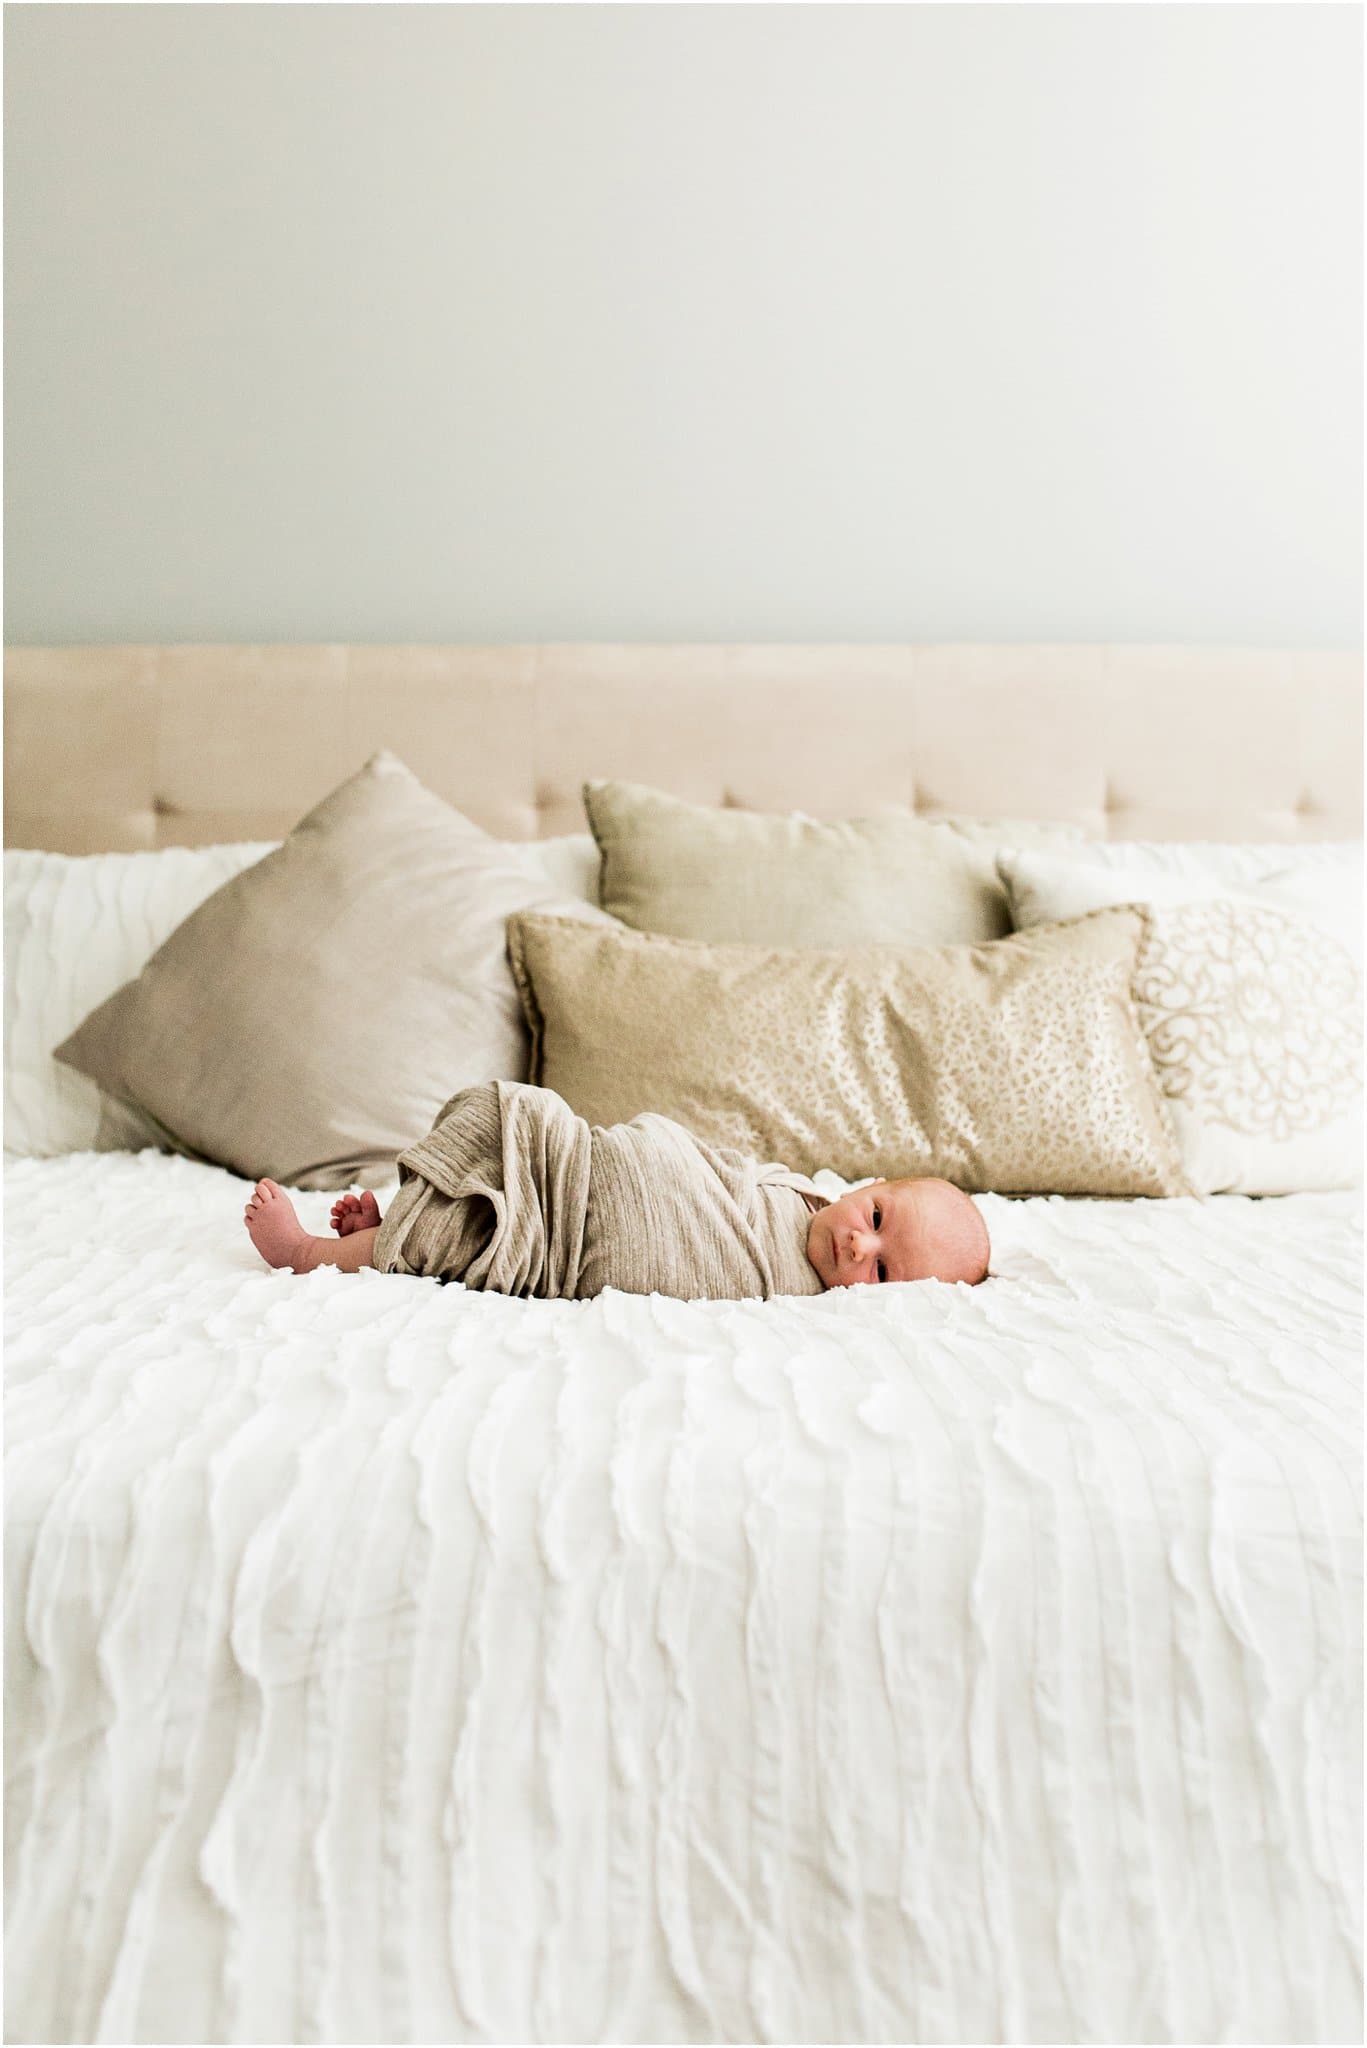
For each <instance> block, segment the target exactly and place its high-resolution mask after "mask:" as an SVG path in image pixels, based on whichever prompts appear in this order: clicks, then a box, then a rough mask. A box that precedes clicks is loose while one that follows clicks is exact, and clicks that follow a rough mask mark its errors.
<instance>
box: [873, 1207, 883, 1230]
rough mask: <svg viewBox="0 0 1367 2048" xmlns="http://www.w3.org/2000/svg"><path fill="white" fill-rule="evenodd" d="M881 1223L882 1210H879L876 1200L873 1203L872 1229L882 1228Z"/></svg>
mask: <svg viewBox="0 0 1367 2048" xmlns="http://www.w3.org/2000/svg"><path fill="white" fill-rule="evenodd" d="M882 1224H883V1212H882V1210H881V1209H880V1208H879V1206H878V1204H877V1202H875V1203H874V1205H873V1227H874V1229H875V1230H880V1229H881V1228H882Z"/></svg>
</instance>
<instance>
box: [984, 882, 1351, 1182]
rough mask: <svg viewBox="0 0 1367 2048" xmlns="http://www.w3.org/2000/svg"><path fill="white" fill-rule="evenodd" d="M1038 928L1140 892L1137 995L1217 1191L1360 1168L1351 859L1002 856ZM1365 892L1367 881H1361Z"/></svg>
mask: <svg viewBox="0 0 1367 2048" xmlns="http://www.w3.org/2000/svg"><path fill="white" fill-rule="evenodd" d="M999 869H1000V873H1001V876H1002V880H1003V881H1004V882H1005V884H1006V887H1007V891H1008V893H1009V895H1010V898H1011V904H1012V910H1013V914H1014V915H1015V917H1016V920H1017V923H1018V924H1019V925H1020V926H1021V927H1023V928H1028V927H1031V926H1033V925H1037V924H1042V923H1053V922H1055V921H1056V920H1058V919H1060V918H1070V917H1077V916H1079V915H1081V914H1082V913H1083V912H1085V911H1087V910H1099V909H1102V908H1104V907H1107V906H1109V905H1112V904H1118V903H1125V902H1142V903H1145V904H1147V906H1148V908H1149V911H1150V923H1149V930H1148V934H1147V936H1146V938H1145V939H1144V941H1143V942H1142V943H1141V945H1140V949H1139V954H1138V957H1137V960H1136V963H1135V975H1134V996H1135V1001H1136V1004H1137V1006H1138V1009H1139V1015H1140V1018H1141V1021H1142V1023H1143V1026H1144V1031H1145V1035H1146V1037H1147V1039H1148V1042H1149V1050H1150V1052H1151V1053H1152V1055H1153V1059H1154V1065H1155V1067H1156V1068H1157V1070H1158V1074H1159V1078H1160V1080H1161V1082H1162V1084H1163V1090H1164V1093H1165V1094H1166V1096H1167V1098H1168V1103H1169V1106H1170V1108H1171V1110H1172V1116H1173V1122H1174V1125H1175V1126H1176V1129H1177V1134H1178V1139H1179V1142H1180V1144H1181V1147H1182V1157H1183V1163H1184V1165H1185V1168H1186V1171H1187V1174H1188V1177H1189V1178H1190V1180H1191V1183H1192V1185H1193V1186H1194V1187H1196V1188H1198V1189H1199V1190H1200V1191H1201V1192H1203V1193H1207V1194H1254V1195H1278V1194H1291V1193H1295V1192H1297V1191H1299V1190H1305V1189H1325V1188H1340V1187H1351V1186H1354V1185H1356V1184H1357V1182H1358V1181H1359V1179H1360V1177H1361V1148H1362V1045H1361V1033H1362V972H1361V924H1360V918H1359V917H1358V915H1357V911H1356V907H1355V905H1354V903H1353V901H1352V895H1353V885H1354V882H1355V879H1356V878H1355V876H1350V875H1349V874H1348V872H1347V870H1346V869H1345V873H1344V875H1343V877H1341V879H1340V886H1339V888H1338V889H1337V891H1335V890H1333V889H1330V890H1326V889H1325V886H1324V883H1325V875H1324V874H1323V873H1322V874H1321V875H1320V876H1318V877H1317V878H1316V882H1315V886H1313V887H1306V886H1305V878H1304V877H1303V876H1300V875H1288V874H1285V873H1284V874H1281V875H1275V876H1270V877H1269V878H1268V879H1267V880H1266V881H1265V882H1264V883H1262V884H1254V885H1253V886H1252V887H1249V888H1246V889H1243V890H1239V891H1237V892H1235V891H1233V890H1230V889H1228V888H1226V887H1224V886H1223V885H1222V884H1221V882H1220V881H1219V879H1218V878H1217V877H1216V876H1214V875H1209V876H1204V877H1203V876H1202V875H1201V874H1200V872H1199V871H1197V870H1195V869H1193V870H1191V871H1188V872H1185V873H1183V874H1182V875H1180V876H1179V875H1156V874H1155V873H1154V871H1153V870H1152V868H1149V869H1148V870H1147V871H1146V872H1137V871H1135V870H1129V869H1127V868H1125V867H1124V866H1122V865H1120V864H1118V863H1114V862H1112V863H1108V864H1107V865H1105V866H1102V865H1101V864H1099V863H1090V862H1083V861H1070V860H1056V859H1054V858H1052V857H1050V856H1047V855H1042V854H1033V853H1015V854H1010V855H1004V856H1003V857H1002V859H1001V861H1000V863H999ZM1359 893H1360V892H1359Z"/></svg>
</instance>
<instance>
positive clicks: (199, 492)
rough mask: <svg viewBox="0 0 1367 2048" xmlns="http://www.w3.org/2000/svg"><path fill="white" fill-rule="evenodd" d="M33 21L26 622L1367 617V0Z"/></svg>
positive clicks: (421, 630)
mask: <svg viewBox="0 0 1367 2048" xmlns="http://www.w3.org/2000/svg"><path fill="white" fill-rule="evenodd" d="M4 31H5V110H6V133H5V229H6V237H5V269H6V287H7V306H6V312H7V326H6V364H5V367H6V372H7V375H6V390H5V430H6V446H5V511H6V534H5V539H6V593H5V595H6V606H7V610H6V637H7V639H9V640H10V641H11V642H35V641H79V640H119V639H151V640H170V639H191V640H193V639H229V640H236V639H243V640H251V639H262V638H269V639H282V640H295V639H303V640H324V639H338V640H391V641H392V640H406V639H415V640H462V639H464V640H484V639H519V640H523V639H540V638H553V639H554V638H561V639H581V638H589V639H665V640H673V639H713V638H715V639H725V640H742V639H794V640H829V639H859V640H865V639H874V640H879V639H885V640H917V639H939V638H951V639H986V640H1014V639H1038V638H1045V639H1052V638H1058V639H1125V640H1129V639H1136V640H1165V639H1173V640H1192V641H1211V640H1227V641H1243V642H1249V643H1266V644H1277V643H1293V642H1302V643H1307V644H1334V643H1337V644H1343V645H1348V644H1356V642H1357V641H1358V639H1359V630H1360V613H1361V564H1362V510H1361V449H1362V411H1361V407H1362V334H1361V297H1362V221H1361V198H1362V182H1361V76H1362V69H1361V54H1360V52H1361V42H1360V38H1361V14H1360V10H1359V9H1358V8H1356V7H1346V6H1345V7H1335V6H1300V5H1288V6H1278V5H1270V6H1250V5H1236V6H1201V5H1194V6H1192V5H1176V6H1146V5H1140V6H1100V5H1094V6H1066V5H1065V6H1054V5H1044V6H1019V7H1017V6H1009V7H999V6H877V7H856V6H799V7H789V6H762V7H761V6H754V7H746V6H720V7H718V6H627V7H599V6H568V7H538V6H525V7H524V6H476V7H463V6H451V5H445V6H442V5H438V6H300V7H294V6H289V7H277V6H237V5H229V6H212V7H182V6H88V7H79V6H78V7H65V6H19V7H16V6H10V7H7V8H6V10H5V17H4Z"/></svg>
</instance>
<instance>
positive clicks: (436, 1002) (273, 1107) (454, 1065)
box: [56, 753, 602, 1188]
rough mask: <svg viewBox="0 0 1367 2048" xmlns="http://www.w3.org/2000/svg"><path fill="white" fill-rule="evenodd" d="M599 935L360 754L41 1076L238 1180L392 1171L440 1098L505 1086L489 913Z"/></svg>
mask: <svg viewBox="0 0 1367 2048" xmlns="http://www.w3.org/2000/svg"><path fill="white" fill-rule="evenodd" d="M537 903H540V904H545V905H547V906H549V907H551V908H554V909H557V910H561V911H564V912H565V913H567V914H568V915H571V916H575V915H578V916H582V917H587V918H594V917H597V918H600V919H601V916H602V913H601V912H599V911H597V910H595V909H593V908H592V907H590V906H589V905H588V904H586V903H582V902H576V901H574V900H573V899H572V898H570V897H568V896H562V895H561V894H560V893H559V892H558V891H556V890H554V889H551V888H548V887H547V885H546V882H545V880H544V879H540V880H538V879H537V878H536V877H535V876H533V875H529V874H528V873H527V872H526V871H525V868H524V865H523V863H522V862H521V860H520V859H519V858H518V857H517V856H515V855H514V854H513V853H511V852H510V851H509V849H508V848H507V847H505V846H503V845H502V844H501V843H500V842H499V841H498V840H495V839H490V838H489V837H488V836H487V835H486V834H485V833H483V832H481V831H480V830H479V828H478V826H476V825H472V824H471V823H470V821H469V820H468V819H467V818H464V817H462V816H461V814H460V812H459V811H456V810H453V809H452V808H451V806H450V805H449V804H446V803H443V802H442V801H441V799H440V798H439V797H436V796H433V795H432V793H431V792H430V791H429V790H427V789H424V787H423V786H422V784H421V783H420V782H419V781H418V780H417V778H416V776H414V775H413V774H411V773H410V771H409V770H408V769H407V768H406V767H405V766H404V764H403V763H402V762H401V761H399V760H397V759H396V758H395V756H394V755H393V754H389V753H381V754H377V755H376V756H375V757H374V759H373V760H371V761H369V762H368V763H367V764H366V766H365V767H364V768H362V769H361V770H360V772H359V773H358V774H356V775H354V776H353V777H352V778H351V780H350V781H348V782H345V783H343V784H342V785H341V787H340V788H339V789H336V790H334V791H333V792H332V794H331V796H328V797H326V798H324V800H323V802H322V803H320V804H319V805H318V806H317V807H316V809H314V810H312V811H310V812H309V814H308V816H307V817H306V818H304V819H302V820H301V822H300V823H299V824H298V825H296V826H295V828H294V830H293V832H291V833H290V835H289V837H288V839H286V840H285V841H284V843H283V845H281V846H280V847H279V848H278V850H277V851H276V852H274V853H270V854H267V856H266V858H265V859H264V860H262V861H259V862H258V863H257V864H256V865H255V866H254V867H251V868H248V869H247V871H246V872H245V873H244V874H240V875H238V876H237V877H236V878H235V879H234V880H232V881H229V882H227V883H226V884H225V885H224V886H223V887H222V888H220V889H217V890H215V892H214V894H213V895H212V896H210V897H209V898H208V899H207V901H206V902H204V903H203V904H201V906H200V907H199V909H198V910H196V911H194V912H193V913H192V915H191V916H189V917H187V918H186V919H185V921H184V923H183V924H180V925H178V926H177V928H176V929H175V930H174V931H173V932H172V933H171V936H170V937H169V938H168V939H167V940H166V941H165V943H164V944H163V945H161V946H160V947H159V948H158V950H157V951H156V952H155V953H154V954H153V955H152V957H151V959H150V960H149V961H148V962H147V965H146V966H145V967H144V968H143V970H142V972H141V973H140V974H139V975H138V976H137V978H136V979H135V980H133V981H130V982H128V983H126V984H125V986H124V987H123V988H121V989H119V990H118V991H117V992H116V993H115V994H114V995H112V996H110V997H109V999H108V1000H107V1001H106V1002H103V1003H101V1004H100V1006H99V1008H98V1009H96V1010H95V1011H93V1012H92V1014H91V1015H90V1016H89V1017H87V1018H86V1020H85V1022H84V1023H83V1024H82V1025H80V1027H79V1028H78V1029H77V1030H76V1031H75V1032H73V1033H72V1035H71V1037H70V1038H68V1039H67V1040H66V1041H65V1043H64V1044H62V1045H60V1046H59V1047H58V1048H57V1052H56V1057H57V1058H58V1059H60V1060H64V1061H65V1062H66V1063H67V1064H68V1065H69V1066H72V1067H75V1068H77V1069H78V1070H79V1071H80V1072H81V1073H83V1074H88V1075H89V1076H90V1078H91V1079H92V1080H93V1081H96V1082H98V1084H99V1086H100V1087H101V1088H103V1089H104V1090H105V1091H106V1092H107V1093H108V1094H110V1095H113V1096H115V1097H117V1098H118V1099H119V1100H120V1101H123V1102H127V1103H130V1104H131V1105H133V1107H134V1108H136V1109H137V1110H138V1111H139V1112H141V1114H142V1115H143V1116H145V1117H147V1118H148V1119H149V1121H150V1122H151V1124H152V1125H153V1127H154V1129H155V1130H156V1131H157V1132H158V1133H159V1134H160V1136H161V1138H162V1140H163V1142H164V1143H166V1144H168V1145H170V1146H172V1147H173V1148H174V1149H176V1150H180V1151H186V1152H190V1153H192V1154H195V1155H197V1156H199V1157H201V1158H204V1159H209V1160H213V1161H215V1162H217V1163H219V1164H221V1165H224V1166H229V1167H231V1168H232V1169H233V1170H234V1172H237V1173H241V1174H245V1175H248V1176H256V1175H259V1174H270V1175H271V1176H273V1178H275V1179H276V1180H280V1181H284V1182H286V1183H288V1184H290V1185H293V1186H296V1187H316V1188H333V1187H345V1186H346V1184H347V1183H348V1182H349V1181H351V1180H354V1179H358V1178H361V1177H363V1176H368V1175H373V1174H379V1173H384V1172H386V1171H390V1170H392V1167H393V1162H394V1158H395V1155H396V1154H397V1153H398V1152H399V1151H401V1150H402V1149H403V1147H404V1146H405V1145H408V1144H411V1143H412V1141H413V1140H414V1139H415V1138H418V1137H420V1136H422V1134H423V1133H424V1132H425V1131H426V1130H427V1129H428V1128H429V1126H430V1124H431V1121H432V1118H433V1116H434V1114H435V1113H436V1111H437V1110H438V1109H439V1108H440V1107H441V1105H442V1103H443V1102H444V1101H445V1100H446V1099H447V1097H448V1096H450V1095H451V1094H453V1093H454V1091H455V1090H456V1089H458V1088H461V1087H463V1086H465V1085H467V1084H471V1083H474V1082H478V1081H489V1080H499V1079H506V1080H520V1079H522V1078H524V1077H525V1074H526V1071H527V1055H528V1041H527V1034H526V1027H525V1025H524V1023H523V1018H522V1011H521V1006H520V1004H519V1001H518V997H517V992H516V990H515V988H514V986H513V981H512V977H511V975H510V974H509V971H508V965H507V958H506V951H505V936H504V925H505V921H506V919H507V917H508V914H509V912H510V911H514V910H521V909H524V908H526V907H528V906H530V905H533V904H537Z"/></svg>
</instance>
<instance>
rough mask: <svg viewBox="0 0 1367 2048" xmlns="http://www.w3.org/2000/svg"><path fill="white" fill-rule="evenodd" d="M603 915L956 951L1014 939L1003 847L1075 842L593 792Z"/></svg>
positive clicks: (633, 792)
mask: <svg viewBox="0 0 1367 2048" xmlns="http://www.w3.org/2000/svg"><path fill="white" fill-rule="evenodd" d="M584 808H585V810H586V811H587V812H588V818H589V824H590V826H591V828H592V830H593V836H594V838H595V839H596V840H597V842H598V849H599V852H600V853H601V855H602V860H603V875H602V887H601V891H600V901H601V903H602V905H603V908H604V910H606V911H608V912H610V913H611V915H612V916H613V917H618V918H621V919H622V921H623V923H625V924H629V925H633V926H635V928H636V929H637V930H638V931H650V932H666V933H669V934H670V935H672V936H673V937H674V938H679V939H709V940H712V941H714V942H717V941H720V942H725V943H731V944H741V945H756V946H947V945H968V944H973V943H976V942H977V941H978V940H981V939H997V938H1002V937H1003V936H1004V935H1005V934H1006V933H1007V932H1009V931H1010V929H1011V919H1010V916H1009V914H1008V912H1007V907H1006V895H1005V892H1004V890H1003V889H1002V887H1001V884H1000V882H999V881H998V879H997V874H996V865H995V863H996V855H997V852H998V850H999V849H1000V848H1001V847H1003V846H1013V845H1025V846H1030V845H1040V846H1055V847H1057V846H1060V845H1063V846H1066V845H1071V844H1076V843H1077V842H1079V841H1080V840H1081V839H1082V834H1081V832H1080V831H1079V829H1078V828H1077V827H1076V826H1072V825H1029V824H1025V825H1021V824H1007V823H991V822H981V821H974V820H961V819H943V820H940V819H936V820H930V819H925V818H918V817H916V816H914V815H913V814H912V812H910V811H886V812H881V813H879V814H877V815H875V816H873V817H870V818H856V819H852V820H846V821H843V822H840V823H836V824H826V823H822V822H821V821H819V820H818V819H815V818H806V817H802V816H798V815H794V816H792V817H778V816H773V815H770V814H767V813H764V812H759V811H742V810H719V809H715V808H713V807H711V806H709V805H704V804H690V803H685V802H684V801H683V800H682V799H681V798H679V797H675V796H667V795H666V794H665V793H664V792H663V791H662V790H657V789H646V788H643V787H642V786H641V785H640V784H638V783H633V782H589V783H586V784H585V786H584Z"/></svg>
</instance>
